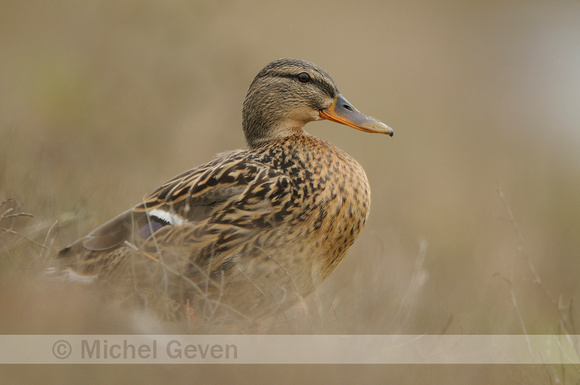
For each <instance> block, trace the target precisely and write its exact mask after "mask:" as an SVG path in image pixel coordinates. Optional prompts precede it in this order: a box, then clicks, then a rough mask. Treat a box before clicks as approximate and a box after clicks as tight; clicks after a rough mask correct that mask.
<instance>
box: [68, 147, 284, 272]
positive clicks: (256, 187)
mask: <svg viewBox="0 0 580 385" xmlns="http://www.w3.org/2000/svg"><path fill="white" fill-rule="evenodd" d="M247 154H248V153H247V152H246V151H235V152H231V153H228V154H227V155H226V156H224V157H221V158H217V159H215V160H213V161H211V162H209V163H206V164H204V165H201V166H199V167H197V168H194V169H192V170H189V171H187V172H185V173H183V174H180V175H178V176H176V177H175V178H173V179H171V180H169V181H168V182H166V183H165V184H163V185H162V186H160V187H159V188H158V189H157V190H155V191H154V192H153V193H152V194H150V195H149V196H148V197H147V198H145V199H144V201H143V202H142V203H141V204H139V205H138V206H136V207H134V208H133V209H131V210H128V211H126V212H124V213H122V214H121V215H119V216H117V217H116V218H113V219H112V220H110V221H108V222H106V223H105V224H103V225H101V226H100V227H98V228H97V229H95V230H94V231H93V232H91V233H90V234H88V235H87V236H85V237H84V238H81V239H79V240H77V241H76V242H74V243H73V244H71V245H69V246H68V247H66V248H64V249H63V250H61V251H60V252H59V254H58V257H59V259H60V260H61V261H63V259H67V260H69V258H73V259H74V261H69V262H68V263H67V264H68V266H67V267H68V268H69V269H72V270H74V271H76V272H78V273H81V274H83V275H87V274H88V275H91V274H94V273H97V272H96V271H94V270H99V269H101V268H105V269H109V268H111V267H112V266H108V267H106V266H102V267H95V265H106V264H107V263H111V264H115V262H114V260H115V259H117V258H119V257H122V256H121V255H120V254H123V253H126V252H129V251H130V250H131V249H133V250H137V249H138V248H139V246H140V245H141V244H143V243H144V242H146V241H147V240H148V239H150V238H151V237H152V235H153V234H155V233H157V232H158V231H160V230H162V229H163V231H162V233H167V231H169V230H170V229H172V228H173V227H175V226H178V225H181V224H188V225H192V226H196V225H197V224H199V223H202V222H207V221H208V220H211V219H212V218H213V219H216V220H218V219H219V218H220V217H223V216H224V215H230V214H232V213H227V212H225V211H227V210H224V207H225V206H226V205H230V207H231V206H232V205H233V206H235V205H236V204H237V205H239V204H242V205H244V207H246V208H248V207H252V204H254V206H253V207H254V208H255V210H256V215H258V216H259V215H260V211H262V210H263V209H264V208H265V207H266V206H267V205H268V203H267V202H263V201H262V200H263V199H264V198H265V196H266V195H269V194H270V193H272V191H271V190H272V189H273V188H277V189H280V190H287V189H288V187H289V185H288V183H287V181H286V177H285V176H283V175H279V174H277V173H276V172H275V171H273V170H271V169H270V168H268V167H266V166H264V165H263V164H261V163H258V162H253V161H252V160H251V157H249V156H248V155H247ZM281 179H282V180H284V181H283V182H281ZM276 186H277V187H276ZM278 194H279V195H280V196H282V195H286V194H285V193H282V191H279V192H278ZM234 215H235V214H234ZM246 220H247V216H246ZM229 222H230V223H231V225H232V226H236V225H240V226H244V224H243V223H234V222H235V221H232V220H231V215H230V220H229ZM250 225H252V224H250ZM97 261H98V262H97ZM72 265H74V266H76V268H75V267H72ZM97 274H98V273H97Z"/></svg>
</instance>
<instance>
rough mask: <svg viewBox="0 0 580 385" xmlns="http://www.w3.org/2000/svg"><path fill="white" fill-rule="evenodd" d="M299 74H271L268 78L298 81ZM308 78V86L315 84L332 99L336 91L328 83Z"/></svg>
mask: <svg viewBox="0 0 580 385" xmlns="http://www.w3.org/2000/svg"><path fill="white" fill-rule="evenodd" d="M304 73H305V72H304ZM301 74H302V72H301V73H299V74H297V75H292V74H289V73H272V74H271V75H270V76H273V77H279V78H287V79H298V76H299V75H301ZM307 75H308V74H307ZM308 76H309V77H310V80H309V83H310V84H315V85H316V86H318V87H319V88H320V89H322V90H324V91H325V93H326V94H327V95H328V96H330V97H331V98H334V97H335V96H336V92H337V90H335V89H334V87H333V86H332V85H331V84H329V83H327V82H325V81H323V80H321V79H318V78H314V77H312V76H310V75H308Z"/></svg>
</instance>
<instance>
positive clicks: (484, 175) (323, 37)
mask: <svg viewBox="0 0 580 385" xmlns="http://www.w3.org/2000/svg"><path fill="white" fill-rule="evenodd" d="M2 8H3V9H2V12H0V51H1V52H2V55H0V204H1V206H0V216H1V223H0V279H1V281H0V282H1V283H0V286H2V287H1V290H0V314H2V317H1V318H0V333H2V334H12V333H25V334H26V333H109V332H111V333H113V332H119V333H126V332H127V333H128V332H133V331H137V332H140V331H142V329H146V330H149V331H153V332H156V331H163V330H166V329H167V328H169V329H171V330H173V329H172V328H173V327H174V326H167V325H160V324H148V325H141V326H139V327H140V328H142V329H140V330H136V329H135V327H136V326H135V323H134V319H135V318H134V316H132V315H127V314H126V313H125V312H123V311H120V310H119V309H118V308H117V307H115V305H114V304H108V303H104V302H103V301H102V299H101V298H100V295H99V293H94V292H90V291H89V290H79V289H78V288H76V287H74V288H73V287H71V286H68V285H65V286H63V285H62V284H55V283H54V282H46V281H43V280H39V279H38V278H37V276H36V273H37V272H38V270H41V267H42V262H43V258H45V257H46V256H47V255H48V253H49V251H54V250H57V249H58V248H60V247H62V246H64V245H66V244H67V243H68V242H70V241H72V240H74V239H76V238H78V237H79V236H81V235H83V234H85V233H86V232H88V231H90V230H91V229H92V228H94V227H95V226H96V225H98V224H100V223H102V222H104V221H105V220H107V219H109V218H111V217H112V216H114V215H116V214H118V213H119V212H122V211H124V210H126V209H127V208H128V207H131V206H132V205H133V204H135V203H136V202H139V201H140V200H141V199H142V197H143V195H145V194H146V193H147V192H149V191H151V190H152V189H153V188H155V187H156V186H157V185H159V184H160V183H161V182H163V181H165V180H167V179H168V178H170V177H172V176H174V175H176V174H177V173H178V172H181V171H183V170H185V169H188V168H190V167H192V166H194V165H196V164H199V163H201V162H203V161H205V160H207V159H209V158H210V157H211V156H213V154H215V153H217V152H221V151H225V150H229V149H234V148H240V147H242V146H243V145H244V143H243V138H242V134H241V130H240V129H239V127H240V119H241V117H240V116H241V113H240V111H241V102H242V99H243V97H244V95H245V92H246V89H247V87H248V85H249V83H250V81H251V79H252V77H253V76H254V75H255V73H256V72H257V71H258V70H259V69H260V68H261V67H262V66H263V65H264V64H265V63H267V62H268V61H270V60H271V59H274V58H278V57H283V56H291V57H292V56H293V57H300V58H303V59H307V60H312V61H314V62H316V63H317V64H320V65H321V66H323V67H325V68H326V69H327V70H328V71H329V72H330V73H331V74H332V75H333V76H334V78H335V80H336V81H337V83H338V84H339V86H340V88H341V91H342V92H343V94H344V95H345V96H346V97H347V98H348V99H349V100H350V101H351V102H353V103H354V104H355V105H356V106H357V107H358V108H359V109H360V110H361V111H363V112H365V113H368V114H370V115H374V116H376V117H377V118H379V119H381V120H383V121H385V122H386V123H387V124H389V125H390V126H392V127H393V128H394V129H395V136H394V138H382V137H381V138H377V137H374V136H369V135H365V134H362V133H359V132H354V131H353V130H349V129H348V128H346V127H339V126H337V125H333V124H331V123H313V124H310V125H309V126H308V127H307V129H308V131H309V132H311V133H313V134H316V135H318V136H321V137H324V138H326V139H328V140H330V141H332V142H333V143H335V144H337V145H338V146H339V147H341V148H343V149H345V150H346V151H347V152H349V153H350V154H352V155H353V156H354V157H355V158H356V159H358V160H359V161H360V162H361V164H363V166H364V167H365V169H366V170H367V174H368V176H369V179H370V182H371V186H372V189H373V207H372V213H371V217H370V220H369V223H368V224H367V228H366V229H365V231H364V232H363V234H362V235H361V237H360V238H359V240H358V241H357V243H356V244H355V246H354V247H353V248H352V249H351V252H350V253H349V256H348V257H347V258H346V260H345V261H344V262H343V263H342V264H341V265H340V266H339V268H338V269H337V271H336V272H335V273H334V274H333V275H332V276H331V277H330V279H329V280H328V281H327V282H326V283H325V284H324V285H323V287H321V288H320V290H319V291H318V292H317V293H316V295H314V296H311V297H310V298H308V299H307V304H306V305H305V306H301V307H298V308H296V309H294V310H293V311H292V312H290V313H288V314H287V318H286V319H283V320H280V321H279V323H276V324H273V325H272V331H274V332H278V331H280V332H296V333H389V334H398V333H416V334H421V333H427V334H432V333H448V334H459V333H470V334H477V333H479V334H520V333H522V332H524V331H525V332H526V333H529V334H547V333H575V332H576V329H577V328H578V325H577V319H579V317H578V310H577V309H578V305H577V301H578V298H580V287H579V286H578V283H577V282H578V272H579V271H580V258H579V257H580V242H578V239H579V237H580V205H579V204H578V196H580V178H578V175H580V148H579V145H578V143H580V134H579V132H580V131H579V130H578V127H580V116H579V115H578V108H577V101H578V100H580V95H579V90H580V84H579V79H580V73H579V68H580V57H579V56H578V53H577V49H576V47H577V43H578V37H577V36H578V34H577V20H578V16H580V7H579V6H578V4H576V3H575V2H565V1H555V2H541V1H536V2H523V3H522V2H518V1H515V0H514V1H503V2H479V3H470V4H469V5H468V4H467V3H464V2H441V1H435V2H428V3H426V2H419V1H411V2H404V3H401V2H373V1H364V2H363V3H360V2H359V3H356V4H354V3H348V2H338V3H336V2H332V3H330V2H319V3H315V4H312V3H308V4H306V3H304V4H296V5H292V6H290V7H289V6H288V4H276V3H273V2H271V3H268V4H265V3H264V4H262V3H260V4H258V3H255V4H250V3H247V2H245V3H239V2H233V1H223V2H185V1H179V0H175V1H170V2H150V1H146V2H136V1H125V2H123V3H122V4H120V3H119V2H109V1H101V2H97V1H85V2H71V1H66V0H65V1H56V2H49V3H47V2H41V1H33V0H26V1H18V2H17V1H6V2H4V4H3V5H2ZM498 191H499V192H500V194H498ZM29 215H32V216H34V217H30V216H29ZM55 223H56V225H55ZM38 376H42V377H43V378H47V379H49V381H50V380H52V381H53V382H56V381H58V382H60V383H62V382H65V381H66V380H67V379H68V382H71V383H78V382H86V381H87V379H90V381H91V382H94V383H105V382H106V383H109V384H114V383H118V382H121V381H122V382H124V383H126V382H128V381H132V382H137V381H140V382H143V383H158V382H161V381H163V382H173V383H185V382H191V381H192V379H193V378H195V380H196V381H197V382H203V383H208V384H211V383H216V384H217V383H224V382H225V383H227V382H234V381H235V382H236V383H244V382H248V383H250V382H251V383H261V382H264V383H266V382H271V380H269V379H270V378H276V382H277V383H281V384H284V383H296V382H305V383H322V382H325V383H377V382H379V381H383V382H384V381H385V380H384V379H385V378H389V379H390V381H391V382H393V383H422V382H429V383H442V384H443V383H445V384H449V383H471V384H487V383H496V384H500V383H506V384H507V383H538V384H557V383H566V384H574V383H578V380H579V378H580V375H579V373H578V371H577V370H576V369H575V368H571V367H557V366H542V367H534V366H524V367H517V366H502V367H494V366H461V367H457V366H428V367H420V366H371V367H369V366H347V367H320V366H308V367H303V366H300V367H279V366H269V367H256V366H247V367H246V366H236V367H234V366H230V367H209V368H208V367H202V366H198V367H193V368H192V367H162V366H155V367H131V366H116V367H106V366H99V367H95V366H93V367H86V366H74V367H56V368H52V367H38V368H31V367H26V368H24V367H4V368H1V369H0V378H2V379H3V382H13V383H14V382H19V383H32V382H37V378H38ZM120 378H123V380H121V379H120ZM128 379H130V380H128Z"/></svg>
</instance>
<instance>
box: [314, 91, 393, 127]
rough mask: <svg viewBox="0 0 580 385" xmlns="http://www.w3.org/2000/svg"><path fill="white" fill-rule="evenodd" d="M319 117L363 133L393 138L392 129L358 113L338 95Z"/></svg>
mask: <svg viewBox="0 0 580 385" xmlns="http://www.w3.org/2000/svg"><path fill="white" fill-rule="evenodd" d="M320 117H321V118H323V119H328V120H331V121H333V122H337V123H342V124H346V125H347V126H350V127H353V128H356V129H357V130H361V131H364V132H372V133H377V134H387V135H389V136H393V129H392V128H391V127H389V126H387V125H386V124H384V123H382V122H379V121H378V120H375V119H373V118H371V117H370V116H366V115H365V114H363V113H361V112H359V111H358V110H357V109H356V108H354V107H353V106H352V104H350V103H349V102H348V101H347V100H346V99H345V98H344V97H343V96H342V95H340V94H339V95H338V96H337V97H336V98H334V102H333V103H332V105H331V106H330V107H328V108H327V109H325V110H322V111H320Z"/></svg>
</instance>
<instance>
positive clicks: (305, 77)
mask: <svg viewBox="0 0 580 385" xmlns="http://www.w3.org/2000/svg"><path fill="white" fill-rule="evenodd" d="M296 77H297V78H298V80H300V81H301V82H302V83H307V82H309V81H310V75H308V74H307V73H306V72H300V73H299V74H298V75H297V76H296Z"/></svg>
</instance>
